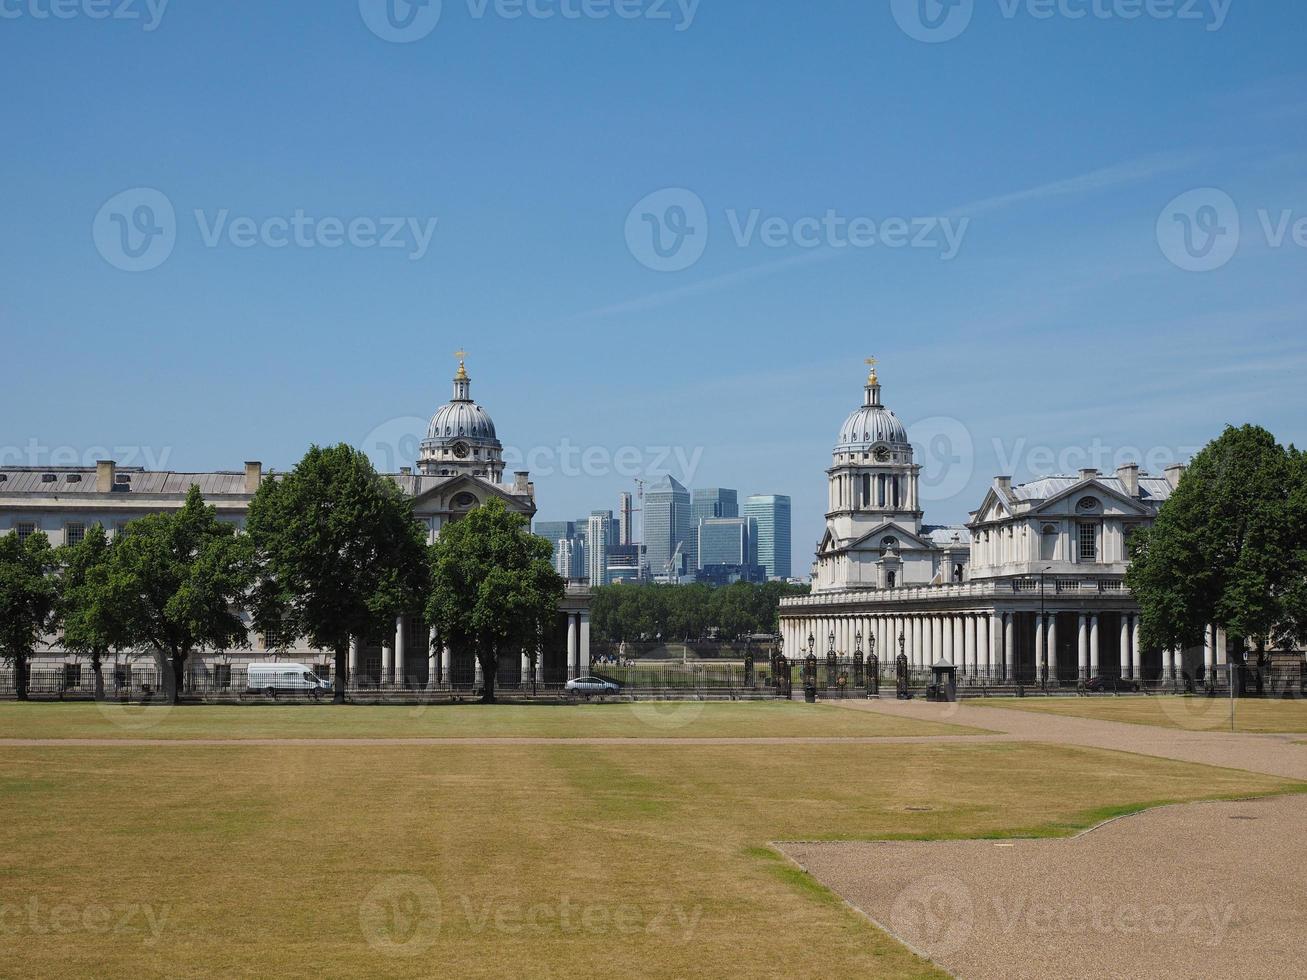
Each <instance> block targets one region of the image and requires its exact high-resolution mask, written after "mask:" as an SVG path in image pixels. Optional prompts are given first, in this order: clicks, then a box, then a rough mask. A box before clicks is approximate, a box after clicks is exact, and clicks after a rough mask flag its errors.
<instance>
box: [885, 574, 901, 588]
mask: <svg viewBox="0 0 1307 980" xmlns="http://www.w3.org/2000/svg"><path fill="white" fill-rule="evenodd" d="M885 581H886V582H887V583H888V585H889V587H890V588H891V589H892V588H894V587H895V584H896V582H897V581H898V575H897V574H895V573H894V572H890V573H889V574H888V575H887V576H886V578H885Z"/></svg>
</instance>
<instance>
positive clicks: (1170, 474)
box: [1166, 463, 1185, 490]
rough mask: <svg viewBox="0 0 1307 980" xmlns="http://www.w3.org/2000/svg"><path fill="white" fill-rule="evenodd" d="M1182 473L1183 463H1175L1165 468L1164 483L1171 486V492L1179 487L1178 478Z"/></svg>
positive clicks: (1183, 469)
mask: <svg viewBox="0 0 1307 980" xmlns="http://www.w3.org/2000/svg"><path fill="white" fill-rule="evenodd" d="M1184 471H1185V465H1184V463H1176V464H1175V465H1174V466H1168V467H1167V468H1166V482H1167V483H1169V484H1171V489H1172V490H1174V489H1175V488H1176V487H1178V486H1179V485H1180V477H1182V476H1184Z"/></svg>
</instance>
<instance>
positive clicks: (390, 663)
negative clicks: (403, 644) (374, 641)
mask: <svg viewBox="0 0 1307 980" xmlns="http://www.w3.org/2000/svg"><path fill="white" fill-rule="evenodd" d="M394 642H395V641H394V640H392V641H391V642H390V643H385V644H382V647H381V686H382V687H388V686H390V685H391V684H393V683H394V681H395V647H394Z"/></svg>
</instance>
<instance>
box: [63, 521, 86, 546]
mask: <svg viewBox="0 0 1307 980" xmlns="http://www.w3.org/2000/svg"><path fill="white" fill-rule="evenodd" d="M85 539H86V525H85V524H83V523H82V522H81V521H74V522H72V523H71V524H65V525H64V544H81V543H82V541H84V540H85Z"/></svg>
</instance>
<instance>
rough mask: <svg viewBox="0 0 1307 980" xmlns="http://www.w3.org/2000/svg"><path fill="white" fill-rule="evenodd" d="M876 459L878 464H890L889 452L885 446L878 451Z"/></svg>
mask: <svg viewBox="0 0 1307 980" xmlns="http://www.w3.org/2000/svg"><path fill="white" fill-rule="evenodd" d="M876 459H877V461H878V462H881V463H888V462H889V450H888V449H886V448H885V447H884V446H881V447H880V448H879V449H877V450H876Z"/></svg>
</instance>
